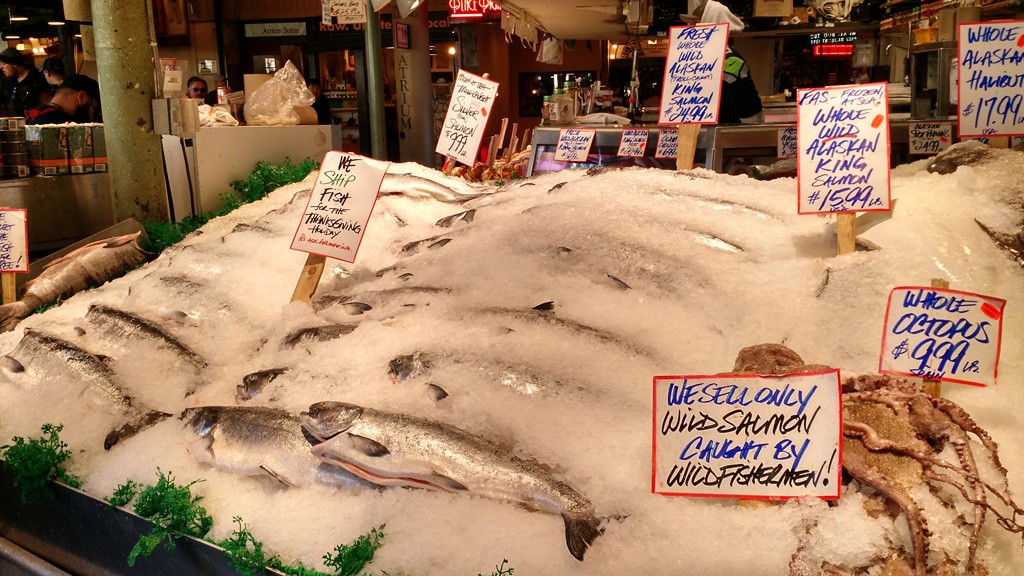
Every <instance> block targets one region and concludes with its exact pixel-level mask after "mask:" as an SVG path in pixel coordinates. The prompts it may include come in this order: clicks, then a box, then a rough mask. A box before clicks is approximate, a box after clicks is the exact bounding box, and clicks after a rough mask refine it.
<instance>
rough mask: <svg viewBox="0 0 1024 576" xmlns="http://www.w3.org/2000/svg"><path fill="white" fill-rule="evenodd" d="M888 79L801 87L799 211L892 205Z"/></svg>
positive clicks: (876, 208) (874, 208)
mask: <svg viewBox="0 0 1024 576" xmlns="http://www.w3.org/2000/svg"><path fill="white" fill-rule="evenodd" d="M887 99H888V95H887V92H886V84H885V83H884V82H879V83H875V84H856V85H850V86H836V87H831V88H814V89H809V90H797V96H796V101H797V105H796V108H797V194H798V196H799V212H800V214H821V213H827V212H846V211H861V212H873V211H885V210H889V206H890V199H889V106H888V100H887Z"/></svg>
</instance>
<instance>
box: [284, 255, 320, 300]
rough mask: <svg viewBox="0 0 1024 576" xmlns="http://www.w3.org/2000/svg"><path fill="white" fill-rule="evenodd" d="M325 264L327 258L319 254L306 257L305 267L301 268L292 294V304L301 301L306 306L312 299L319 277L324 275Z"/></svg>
mask: <svg viewBox="0 0 1024 576" xmlns="http://www.w3.org/2000/svg"><path fill="white" fill-rule="evenodd" d="M326 263H327V257H325V256H321V255H319V254H310V255H309V256H307V257H306V265H305V266H303V267H302V273H301V274H299V281H298V282H297V283H296V284H295V291H294V292H292V300H291V301H292V302H295V301H301V302H305V303H307V304H308V303H309V301H310V300H312V299H313V293H314V292H316V287H317V286H319V285H320V277H321V276H323V274H324V267H325V265H326Z"/></svg>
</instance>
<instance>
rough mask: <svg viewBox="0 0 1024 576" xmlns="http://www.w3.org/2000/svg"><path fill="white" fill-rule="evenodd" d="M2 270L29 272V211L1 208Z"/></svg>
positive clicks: (0, 247) (0, 267) (0, 262)
mask: <svg viewBox="0 0 1024 576" xmlns="http://www.w3.org/2000/svg"><path fill="white" fill-rule="evenodd" d="M0 272H28V211H27V210H25V209H24V208H0Z"/></svg>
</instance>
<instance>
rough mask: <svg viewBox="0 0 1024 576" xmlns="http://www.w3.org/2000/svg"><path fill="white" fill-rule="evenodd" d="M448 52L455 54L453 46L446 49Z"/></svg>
mask: <svg viewBox="0 0 1024 576" xmlns="http://www.w3.org/2000/svg"><path fill="white" fill-rule="evenodd" d="M448 54H450V55H452V56H455V46H452V47H451V48H449V49H448Z"/></svg>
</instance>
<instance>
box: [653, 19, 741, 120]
mask: <svg viewBox="0 0 1024 576" xmlns="http://www.w3.org/2000/svg"><path fill="white" fill-rule="evenodd" d="M668 37H669V49H668V57H667V58H666V59H665V78H664V81H663V82H662V89H661V110H660V111H659V114H658V124H715V123H717V122H718V107H719V104H720V103H721V98H722V71H723V70H724V69H725V49H726V45H727V44H728V40H729V25H728V24H726V23H721V24H697V25H695V26H673V27H671V28H669V31H668Z"/></svg>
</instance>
